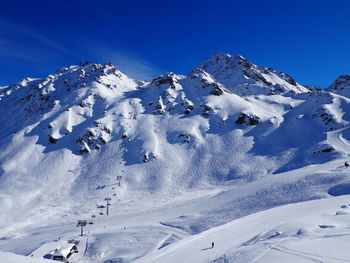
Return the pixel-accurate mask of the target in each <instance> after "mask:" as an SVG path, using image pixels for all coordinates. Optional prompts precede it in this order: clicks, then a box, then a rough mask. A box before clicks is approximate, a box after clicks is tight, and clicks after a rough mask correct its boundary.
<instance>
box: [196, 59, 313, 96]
mask: <svg viewBox="0 0 350 263" xmlns="http://www.w3.org/2000/svg"><path fill="white" fill-rule="evenodd" d="M198 68H200V69H201V70H203V71H205V72H207V73H209V74H210V75H211V76H212V77H213V78H214V79H215V80H217V81H218V82H220V83H221V84H223V85H224V86H225V87H226V88H227V89H228V90H230V91H231V92H234V93H236V94H238V95H258V94H265V95H267V94H284V93H287V92H292V93H309V92H310V90H309V89H307V88H306V87H304V86H302V85H299V84H298V83H297V82H296V81H295V80H294V79H293V78H292V77H290V76H289V75H288V74H286V73H283V72H279V71H277V70H274V69H272V68H267V67H261V66H257V65H255V64H253V63H251V62H250V61H249V60H248V59H246V58H245V57H243V56H241V55H235V56H232V55H230V54H225V53H214V54H213V55H212V56H211V57H209V58H208V59H206V60H205V61H204V62H203V63H202V64H201V65H199V67H198Z"/></svg>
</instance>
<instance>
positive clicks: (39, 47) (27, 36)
mask: <svg viewBox="0 0 350 263" xmlns="http://www.w3.org/2000/svg"><path fill="white" fill-rule="evenodd" d="M0 34H1V35H0V38H1V40H0V45H1V51H0V52H1V53H2V54H3V55H7V56H13V57H16V58H22V59H26V60H31V61H35V60H37V59H36V58H35V57H33V56H32V54H36V53H38V51H43V50H45V51H46V52H49V51H48V50H47V49H49V50H50V49H51V50H52V52H59V53H65V54H69V55H73V53H72V52H71V51H70V50H68V49H67V48H65V47H64V46H63V45H62V44H61V43H59V42H57V41H55V40H53V39H50V38H48V37H46V36H45V35H43V34H40V33H38V32H37V31H35V30H34V29H32V28H29V27H27V26H24V25H20V24H14V23H11V22H8V21H4V20H1V19H0ZM31 53H32V54H31Z"/></svg>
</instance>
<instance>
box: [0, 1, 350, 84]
mask: <svg viewBox="0 0 350 263" xmlns="http://www.w3.org/2000/svg"><path fill="white" fill-rule="evenodd" d="M349 10H350V1H346V0H333V1H322V0H318V1H311V0H304V1H298V0H294V1H292V0H283V1H282V0H279V1H272V0H271V1H268V0H250V1H246V0H237V1H235V0H231V1H225V0H222V1H220V0H216V1H207V0H201V1H197V0H187V1H183V0H173V1H152V0H148V1H133V0H128V1H118V0H116V1H105V0H98V1H97V0H96V1H95V0H75V1H73V0H71V1H66V0H60V1H47V0H46V1H39V0H37V1H36V0H32V1H25V0H22V1H18V0H11V1H3V2H2V3H1V8H0V67H1V70H0V86H1V85H5V84H10V83H13V82H17V81H18V80H20V79H22V78H24V77H28V76H30V77H44V76H46V75H48V74H50V73H52V72H54V71H55V70H56V69H58V68H60V67H64V66H69V65H72V64H78V63H80V62H81V60H82V59H83V60H84V61H94V62H99V63H105V62H108V61H111V62H113V63H114V64H115V65H116V66H118V67H119V68H120V69H121V70H123V71H124V72H126V73H127V74H129V75H130V76H132V77H136V78H141V79H150V78H152V77H154V76H156V75H157V74H161V73H164V72H168V71H173V72H175V73H178V74H186V73H188V72H189V71H190V70H191V69H192V68H194V67H195V66H196V65H198V64H199V63H200V62H201V61H203V60H204V59H205V58H207V57H208V56H210V55H211V54H212V53H214V52H226V53H230V54H241V55H243V56H245V57H246V58H248V59H249V60H251V61H252V62H253V63H255V64H258V65H262V66H270V67H273V68H275V69H278V70H280V71H284V72H286V73H288V74H290V75H291V76H293V77H294V78H295V79H296V80H297V81H298V82H300V83H302V84H307V85H318V86H321V87H327V86H328V85H329V84H330V83H331V82H332V81H333V80H334V79H335V78H336V77H337V76H338V75H340V74H350V63H349V61H350V48H349V47H350V34H349V33H350V16H349Z"/></svg>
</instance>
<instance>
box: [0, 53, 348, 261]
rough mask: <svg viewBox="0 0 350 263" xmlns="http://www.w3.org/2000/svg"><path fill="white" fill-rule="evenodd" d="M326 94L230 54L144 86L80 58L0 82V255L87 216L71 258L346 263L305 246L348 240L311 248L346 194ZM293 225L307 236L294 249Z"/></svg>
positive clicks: (335, 105) (338, 112) (334, 113)
mask: <svg viewBox="0 0 350 263" xmlns="http://www.w3.org/2000/svg"><path fill="white" fill-rule="evenodd" d="M338 82H339V81H338ZM341 83H343V81H341ZM337 87H338V85H336V84H334V85H332V88H330V89H328V90H327V91H320V90H318V89H313V88H308V87H305V86H302V85H300V84H298V83H297V82H296V81H294V80H293V79H292V78H291V77H290V76H288V75H287V74H285V73H282V72H279V71H276V70H273V69H270V68H265V67H260V66H256V65H254V64H252V63H251V62H249V61H248V60H247V59H245V58H243V57H241V56H231V55H228V54H214V55H213V56H212V57H211V58H208V59H207V60H205V61H204V62H203V63H202V64H200V65H199V66H198V67H197V68H195V69H193V70H192V71H191V72H190V73H189V74H188V75H186V76H182V75H176V74H174V73H166V74H163V75H161V76H159V77H157V78H155V79H154V80H152V81H151V82H144V81H137V80H133V79H131V78H129V77H128V76H126V75H125V74H123V73H122V72H120V71H119V70H118V69H117V68H115V67H114V66H113V65H112V64H105V65H100V64H93V63H84V64H82V65H80V66H71V67H69V68H63V69H60V70H58V71H57V72H55V73H54V74H52V75H49V76H48V77H47V78H44V79H31V78H26V79H24V80H22V81H20V82H18V83H16V84H13V85H10V86H8V87H2V88H1V89H0V123H1V125H0V134H1V137H0V147H1V150H2V151H1V152H0V250H1V251H6V252H11V253H15V254H19V255H22V256H28V255H31V254H33V256H34V257H36V258H38V259H39V258H42V257H44V256H45V254H46V253H49V252H50V250H52V249H54V248H55V247H56V248H57V247H59V246H60V244H61V242H66V241H67V240H69V239H72V238H78V235H79V233H80V232H79V231H80V229H79V228H77V227H76V224H77V220H81V219H86V220H88V221H89V222H90V223H92V224H88V225H87V226H86V229H85V235H84V237H83V240H84V242H82V243H81V244H85V249H79V253H78V254H76V255H74V257H72V262H86V263H88V262H96V263H99V262H101V263H102V262H104V263H107V262H124V263H125V262H132V261H135V260H138V261H139V262H179V261H174V260H175V259H179V258H181V259H182V260H181V262H216V263H218V262H233V261H234V262H259V260H262V261H260V262H274V261H273V260H274V259H272V258H273V257H276V260H277V258H280V261H278V262H304V261H305V262H307V260H309V261H310V260H313V261H315V262H332V261H330V260H331V259H330V258H338V261H334V262H339V261H340V262H342V261H341V260H343V261H344V262H346V260H345V259H346V255H345V254H342V252H339V253H338V254H337V255H335V254H332V253H333V252H332V253H331V252H330V253H329V254H327V253H325V254H322V253H323V252H324V251H323V250H325V249H320V250H317V247H318V246H320V247H323V246H324V247H325V248H326V247H329V246H330V243H332V242H333V240H334V242H335V244H338V243H339V246H341V245H342V244H344V243H345V242H344V240H346V238H347V236H346V235H344V236H341V237H339V240H338V239H337V238H336V237H334V238H333V237H332V238H327V239H326V238H324V237H328V234H329V235H338V234H339V232H342V231H343V233H346V231H347V228H346V227H347V225H346V222H345V221H346V218H347V213H346V209H345V208H344V209H341V208H339V206H340V205H341V204H340V203H344V205H346V204H347V203H346V202H345V198H346V197H336V198H335V197H333V196H341V195H346V194H350V178H349V176H348V173H349V171H348V169H350V168H347V167H345V166H344V163H345V162H346V161H347V162H349V154H350V143H349V142H350V130H349V129H348V128H349V121H350V115H349V112H350V111H349V110H350V109H349V106H350V98H349V96H347V94H346V92H345V93H344V92H339V90H338V89H337ZM344 90H345V88H344ZM117 176H122V181H121V185H120V186H119V185H118V181H117ZM106 197H111V199H112V200H111V206H110V207H109V208H110V213H109V215H108V216H106V211H105V209H106V208H103V206H105V205H106V202H105V200H104V199H105V198H106ZM324 198H329V199H324ZM314 199H324V200H320V201H315V202H310V203H309V202H308V203H305V204H297V205H292V206H291V205H288V204H292V203H299V202H302V201H309V200H314ZM323 202H324V203H323ZM274 207H278V208H274ZM313 207H315V208H313ZM323 207H324V209H323ZM271 208H274V209H271ZM269 209H270V210H269ZM332 209H333V210H335V211H333V210H332ZM265 210H266V211H265ZM308 210H310V211H311V210H312V211H314V213H310V216H308V214H307V212H306V211H308ZM261 211H263V212H261ZM289 211H291V212H289ZM322 211H323V212H322ZM278 213H281V214H283V218H282V219H283V220H282V221H283V222H284V221H285V220H287V219H288V220H289V221H288V220H287V221H286V222H285V223H283V224H282V225H281V227H280V226H279V224H278V222H279V221H278V220H279V219H278V218H279V217H278V216H277V214H278ZM329 213H331V214H332V213H335V214H336V216H335V215H333V214H332V216H324V214H327V215H329ZM303 217H305V218H306V219H307V220H306V219H305V220H302V218H303ZM299 219H300V220H299ZM312 220H314V221H315V222H317V223H316V226H315V225H314V224H313V223H312ZM342 220H345V221H342ZM252 221H254V222H253V225H252V226H249V222H252ZM321 221H322V222H321ZM310 224H312V225H310ZM317 224H318V226H317ZM299 229H302V231H301V233H308V232H307V231H310V232H309V233H310V236H308V235H307V234H300V235H298V237H297V238H298V239H297V240H298V242H297V243H295V240H296V239H295V238H296V237H294V236H291V235H292V234H293V235H294V234H295V233H296V232H298V231H299ZM304 229H306V230H304ZM239 231H241V232H239ZM303 231H304V232H303ZM305 231H306V232H305ZM322 231H323V232H322ZM327 231H328V232H329V233H328V232H327ZM332 231H335V232H332ZM236 232H237V233H236ZM277 232H278V233H277ZM280 232H281V233H280ZM321 232H322V233H326V234H325V235H324V236H322V235H321ZM276 233H277V234H276ZM332 233H335V234H332ZM274 235H275V236H274ZM255 236H257V237H256V238H254V237H255ZM272 236H273V237H272ZM311 237H315V238H311ZM214 239H215V243H216V245H215V248H214V249H213V250H211V249H207V250H206V248H207V247H208V246H209V245H210V244H211V242H212V241H214ZM343 239H344V240H343ZM216 240H217V241H216ZM249 240H251V242H248V241H249ZM280 240H282V241H280ZM275 241H276V242H279V241H280V243H278V244H276V245H274V244H275V243H274V242H275ZM299 242H300V244H303V245H302V246H299ZM313 242H314V243H313ZM243 243H245V244H247V245H244V246H242V244H243ZM304 244H305V245H304ZM304 248H307V251H306V250H303V249H304ZM191 249H194V250H193V251H191V253H189V251H190V250H191ZM201 249H204V250H201ZM321 252H322V253H321ZM306 253H309V254H310V255H309V256H308V257H309V258H308V259H307V255H306ZM297 254H298V255H299V256H297ZM311 254H312V255H311ZM3 255H5V254H3ZM12 256H13V255H12ZM12 256H11V255H9V254H6V258H9V259H8V260H12V259H11V257H12ZM14 257H16V255H15V256H14ZM192 257H193V258H192ZM292 257H293V258H292ZM295 257H298V259H296V258H295ZM322 257H327V260H323V259H322ZM4 258H5V256H4ZM194 258H195V259H194ZM197 258H198V261H195V260H197ZM270 258H271V259H270ZM310 258H311V259H310ZM1 260H2V258H1ZM28 260H30V259H29V258H28ZM153 260H155V261H153ZM156 260H161V261H156ZM172 260H173V261H172ZM264 260H265V261H264ZM270 260H271V261H270ZM283 260H284V261H283ZM297 260H299V261H297ZM332 260H333V259H332ZM334 260H336V259H334ZM1 262H2V261H1ZM10 262H11V261H10ZM38 262H39V261H38Z"/></svg>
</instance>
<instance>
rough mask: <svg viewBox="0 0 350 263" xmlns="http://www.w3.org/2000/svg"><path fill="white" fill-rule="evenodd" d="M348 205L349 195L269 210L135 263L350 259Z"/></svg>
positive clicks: (184, 241)
mask: <svg viewBox="0 0 350 263" xmlns="http://www.w3.org/2000/svg"><path fill="white" fill-rule="evenodd" d="M348 203H349V196H342V197H338V198H332V199H328V200H327V199H326V200H317V201H311V202H305V203H299V204H293V205H287V206H282V207H278V208H274V209H270V210H266V211H263V212H260V213H257V214H253V215H250V216H247V217H243V218H241V219H238V220H235V221H233V222H231V223H228V224H225V225H222V226H220V227H217V228H213V229H210V230H208V231H205V232H203V233H201V234H199V235H195V236H192V237H188V238H185V239H183V240H181V241H179V242H177V243H175V244H173V245H170V246H168V247H166V248H164V249H162V250H159V251H157V252H155V253H152V254H150V255H148V256H146V257H144V258H141V259H140V260H136V261H135V263H151V262H152V263H156V262H162V263H175V262H192V263H197V262H198V263H203V262H213V263H214V262H215V263H219V262H220V263H229V262H239V263H243V262H244V263H247V262H249V263H252V262H261V263H262V262H271V263H273V262H298V263H299V262H310V261H313V262H330V263H331V262H332V263H333V262H334V263H336V262H349V261H350V256H349V253H348V247H347V244H348V242H349V240H350V237H349V218H350V215H349V211H348V210H349V205H348ZM211 242H214V248H211Z"/></svg>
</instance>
